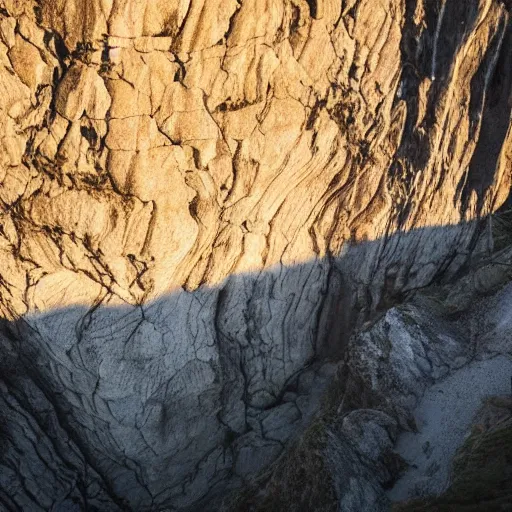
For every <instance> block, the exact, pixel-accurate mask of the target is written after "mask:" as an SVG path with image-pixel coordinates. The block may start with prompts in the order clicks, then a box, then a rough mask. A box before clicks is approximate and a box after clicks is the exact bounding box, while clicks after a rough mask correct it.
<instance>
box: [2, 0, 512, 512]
mask: <svg viewBox="0 0 512 512" xmlns="http://www.w3.org/2000/svg"><path fill="white" fill-rule="evenodd" d="M511 42H512V31H511V30H510V24H509V15H508V12H507V7H506V6H505V5H504V4H503V3H502V2H499V1H496V0H470V1H467V2H460V1H456V0H446V1H445V2H435V1H429V2H427V1H425V2H424V1H422V0H417V1H407V2H406V1H403V0H402V1H400V0H380V1H377V2H376V1H373V0H371V1H370V0H367V1H363V0H350V1H348V0H347V1H343V2H340V1H339V0H332V1H329V0H317V1H315V0H310V1H308V2H306V1H305V0H256V1H248V0H240V1H238V2H237V1H234V0H233V1H221V0H210V1H206V0H197V1H196V0H190V1H187V0H180V1H179V2H163V1H153V0H143V1H140V0H138V1H135V0H128V1H118V0H114V1H112V0H110V1H109V0H40V1H38V2H36V1H30V0H1V1H0V87H1V94H0V126H1V128H0V148H1V150H0V201H1V202H0V207H1V212H0V215H1V218H0V313H1V315H2V318H3V321H2V326H1V333H0V340H1V351H2V358H1V361H0V380H1V389H2V392H1V400H2V402H3V404H2V407H1V409H0V420H1V421H0V429H1V433H2V435H1V438H2V441H1V442H2V450H1V456H0V503H1V504H2V506H3V507H5V508H6V509H7V510H18V509H19V508H21V509H23V510H35V511H36V510H47V509H49V508H51V507H55V509H56V510H59V507H60V509H61V510H73V507H74V508H75V509H76V510H79V509H80V507H82V508H83V507H88V508H89V510H94V509H96V510H116V508H117V509H120V510H126V509H128V510H163V509H165V508H167V509H169V510H182V509H186V508H188V507H194V506H195V505H196V504H197V503H199V500H203V503H204V502H205V501H204V500H206V501H208V499H209V497H210V496H213V495H214V494H217V493H221V492H223V490H224V489H225V488H226V486H227V487H228V488H231V487H236V486H237V485H239V484H241V483H242V482H244V481H245V480H246V479H247V478H249V477H250V475H252V474H254V473H256V472H258V471H259V470H261V469H262V468H264V467H265V466H266V465H268V464H269V463H270V462H272V461H273V460H275V459H276V458H277V457H278V455H279V454H280V453H281V452H282V451H283V449H284V448H285V446H286V445H287V443H288V441H289V440H290V439H291V438H292V437H293V436H294V435H295V434H296V433H297V432H299V431H300V429H301V428H302V427H304V426H305V425H306V424H307V422H308V421H309V420H308V418H310V417H311V415H312V414H313V412H314V407H315V403H316V402H317V401H318V400H317V399H316V398H315V397H317V394H318V393H320V390H321V389H323V387H324V386H325V384H326V381H327V380H328V376H329V372H330V370H329V368H330V367H329V366H328V367H325V366H323V365H321V364H317V366H314V371H313V370H312V372H311V373H310V374H308V373H307V372H306V373H304V374H301V375H300V376H298V375H297V374H298V372H301V370H303V369H304V367H305V366H306V365H308V364H310V363H311V362H312V361H315V360H317V359H319V358H321V357H324V356H331V357H333V358H336V357H341V356H342V355H343V353H344V352H345V348H346V345H347V339H348V338H347V337H348V334H349V333H350V332H351V331H352V329H353V327H354V326H355V325H358V324H359V323H360V322H362V321H364V320H365V319H367V318H368V317H370V316H371V315H372V314H373V313H374V312H375V311H377V310H382V309H385V308H387V307H389V306H390V305H392V304H393V303H396V302H397V301H399V300H401V299H402V298H403V296H404V294H406V293H407V292H409V291H411V290H415V289H417V288H421V287H423V286H425V285H427V284H429V283H430V282H431V281H432V280H434V279H435V278H436V277H439V276H441V275H442V276H445V277H448V276H450V275H452V274H453V273H454V272H456V271H457V270H458V269H459V268H460V267H461V266H462V265H463V264H464V263H465V261H466V260H467V258H468V256H469V255H470V254H471V252H472V251H474V250H475V246H476V241H477V236H478V235H479V234H480V231H481V229H482V226H483V223H482V222H481V221H480V219H482V218H484V217H485V216H486V215H487V214H488V213H490V212H491V211H493V210H494V209H496V208H497V207H498V206H499V205H500V204H501V203H502V202H503V201H504V200H505V199H506V197H507V196H508V193H509V186H510V181H511V180H510V170H509V168H510V159H511V157H512V155H511V149H510V147H511V146H510V143H509V139H510V137H511V135H510V131H509V119H510V112H511V108H512V101H511V100H510V94H509V93H510V85H511V71H510V70H511V63H512V45H511ZM480 240H482V238H481V237H480ZM484 245H485V244H484ZM476 248H477V249H478V250H482V249H483V247H482V244H479V245H478V247H476ZM326 368H327V369H326ZM303 375H306V376H303ZM308 375H309V376H308ZM390 392H392V390H390Z"/></svg>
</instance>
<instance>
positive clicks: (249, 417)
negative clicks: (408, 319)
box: [0, 221, 482, 511]
mask: <svg viewBox="0 0 512 512" xmlns="http://www.w3.org/2000/svg"><path fill="white" fill-rule="evenodd" d="M481 226H482V221H479V222H473V223H467V224H461V225H456V226H444V227H429V228H423V229H418V230H414V231H411V232H408V233H396V234H394V235H392V236H390V237H387V238H385V239H382V240H375V241H366V242H361V243H359V244H356V245H352V246H350V247H348V248H347V249H346V250H345V251H344V252H343V254H342V255H338V256H336V257H335V256H331V257H328V258H325V259H316V260H313V261H310V262H306V263H303V264H300V265H296V266H292V267H285V266H282V265H280V266H275V267H272V268H270V269H266V270H265V271H261V272H259V273H253V274H241V275H232V276H230V277H229V278H228V279H226V280H225V281H224V282H223V283H221V284H220V285H219V286H216V287H207V286H202V287H201V288H199V289H197V290H195V291H191V292H188V291H184V290H183V291H179V292H177V293H173V294H171V295H168V296H165V297H161V298H159V299H158V300H155V301H153V302H152V303H148V304H144V305H128V304H126V305H123V306H119V305H115V306H114V305H111V304H110V303H109V301H110V299H109V297H106V298H105V299H104V300H103V302H102V303H101V304H99V305H96V306H95V307H93V308H91V307H90V306H88V305H83V306H80V305H78V306H76V305H75V306H68V307H66V306H65V305H63V306H62V307H61V308H58V309H54V310H50V311H42V312H32V313H30V314H27V315H26V316H25V317H24V318H22V319H19V320H17V321H7V320H2V321H1V325H0V350H1V353H2V357H1V360H0V386H1V392H0V403H1V406H0V436H1V437H0V443H1V446H0V448H1V451H0V508H3V509H4V510H7V511H11V510H13V511H18V510H30V511H39V510H53V511H74V510H76V511H79V510H90V511H98V510H100V511H107V510H108V511H110V510H134V511H141V510H194V509H198V508H197V503H198V502H199V500H202V503H203V504H204V503H205V501H207V500H208V499H209V497H211V496H214V495H215V494H218V493H222V492H224V491H225V490H226V489H229V488H233V487H236V486H237V485H240V484H241V483H242V482H243V481H244V480H245V479H246V478H248V477H250V476H251V475H253V474H254V473H255V472H257V471H259V470H260V469H262V468H263V467H265V466H266V465H268V464H269V463H271V462H272V461H273V460H275V459H276V458H277V457H278V456H279V454H280V453H281V452H282V450H283V449H284V448H285V446H286V444H287V443H288V442H289V440H290V439H292V438H293V436H294V435H295V434H296V433H297V432H299V431H300V429H301V428H303V427H304V425H305V424H306V423H307V421H308V420H309V418H310V417H311V415H312V414H313V413H314V410H315V407H317V405H318V393H316V392H315V386H316V384H315V383H318V382H319V380H318V379H319V378H320V377H319V376H321V374H322V371H323V372H324V374H325V372H326V370H325V368H326V367H325V366H321V364H320V363H321V361H325V360H329V359H330V360H336V359H339V358H341V357H342V356H343V352H344V347H345V344H346V341H347V339H348V337H349V336H350V333H351V332H352V330H353V328H354V326H356V325H358V324H359V323H360V322H361V321H363V320H366V319H368V318H369V317H370V316H371V315H374V314H378V313H379V311H383V310H385V309H386V308H388V307H389V306H391V305H392V304H393V303H396V302H397V301H400V300H402V299H403V297H404V296H406V295H407V294H408V293H411V292H413V291H414V290H415V289H418V288H421V287H423V286H426V285H428V284H430V283H431V282H433V281H434V280H436V279H441V278H446V279H447V278H449V277H450V276H453V274H454V273H456V272H457V271H458V270H460V268H461V267H462V266H463V265H464V264H465V262H467V259H468V253H470V252H471V250H472V249H473V247H474V243H475V237H476V236H478V233H479V229H480V228H481ZM61 292H62V293H63V294H64V293H68V292H69V289H68V290H59V289H58V287H57V288H56V289H55V290H54V293H55V294H58V293H61ZM308 368H309V369H311V368H313V369H314V371H310V370H308ZM305 369H306V370H305ZM308 372H309V373H308ZM315 372H316V373H315ZM305 375H306V376H307V378H306V377H304V376H305ZM320 380H321V379H320ZM324 381H325V379H324ZM201 506H203V505H201ZM194 507H196V508H194ZM199 509H200V508H199Z"/></svg>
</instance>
